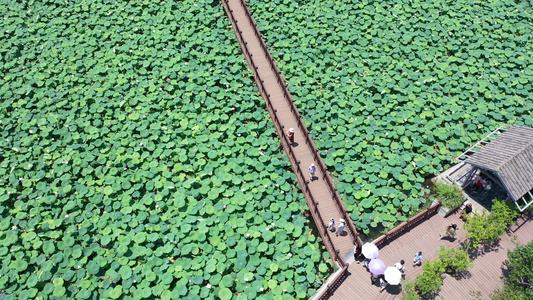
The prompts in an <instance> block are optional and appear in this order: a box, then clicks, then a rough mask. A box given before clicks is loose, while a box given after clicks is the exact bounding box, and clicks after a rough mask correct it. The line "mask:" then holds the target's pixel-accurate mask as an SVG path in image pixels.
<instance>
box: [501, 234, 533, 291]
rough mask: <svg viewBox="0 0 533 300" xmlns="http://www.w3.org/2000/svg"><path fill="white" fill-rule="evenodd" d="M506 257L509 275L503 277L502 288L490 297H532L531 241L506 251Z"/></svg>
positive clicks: (532, 265) (532, 267)
mask: <svg viewBox="0 0 533 300" xmlns="http://www.w3.org/2000/svg"><path fill="white" fill-rule="evenodd" d="M507 257H508V259H507V260H506V261H505V266H506V267H507V269H508V270H509V275H508V276H507V277H506V278H505V279H504V281H505V286H504V287H503V289H502V290H501V291H499V292H498V293H496V294H495V295H492V299H495V300H496V299H497V300H500V299H501V300H504V299H506V300H509V299H533V242H529V243H528V244H526V245H519V246H517V247H516V249H515V250H514V251H508V253H507Z"/></svg>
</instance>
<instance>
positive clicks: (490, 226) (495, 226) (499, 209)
mask: <svg viewBox="0 0 533 300" xmlns="http://www.w3.org/2000/svg"><path fill="white" fill-rule="evenodd" d="M518 215H519V213H518V210H516V206H515V205H514V203H505V202H504V201H503V200H494V201H493V205H492V208H491V211H490V214H489V213H488V212H487V211H486V210H483V211H481V212H476V213H472V214H469V215H467V216H466V217H465V223H464V225H463V228H464V229H465V230H466V234H465V236H466V237H467V238H468V240H467V244H466V246H467V247H468V248H470V249H478V247H479V246H480V245H490V244H491V243H493V242H495V241H498V240H499V239H500V236H501V235H502V234H503V233H504V232H505V229H507V227H508V226H509V225H511V224H512V223H513V222H514V221H515V219H516V218H517V217H518Z"/></svg>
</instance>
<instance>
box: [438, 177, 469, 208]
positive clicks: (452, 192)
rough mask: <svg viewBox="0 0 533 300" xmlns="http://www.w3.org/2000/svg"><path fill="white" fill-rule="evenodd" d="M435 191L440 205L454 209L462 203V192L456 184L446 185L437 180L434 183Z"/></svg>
mask: <svg viewBox="0 0 533 300" xmlns="http://www.w3.org/2000/svg"><path fill="white" fill-rule="evenodd" d="M435 193H437V198H438V199H439V200H440V202H441V203H442V206H444V207H447V208H449V209H456V208H457V207H459V206H460V205H461V203H463V192H462V191H461V189H460V188H459V187H458V186H456V185H448V184H445V183H443V182H440V181H439V182H437V183H436V184H435Z"/></svg>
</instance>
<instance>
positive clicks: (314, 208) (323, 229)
mask: <svg viewBox="0 0 533 300" xmlns="http://www.w3.org/2000/svg"><path fill="white" fill-rule="evenodd" d="M222 2H223V5H224V9H225V10H226V13H227V14H228V16H229V17H230V19H231V21H232V23H233V25H234V27H235V28H234V29H235V32H236V34H237V38H238V39H239V41H240V42H241V43H240V44H241V47H242V48H243V52H244V54H245V56H246V59H247V61H248V63H249V64H250V66H251V67H252V71H253V72H254V75H255V81H256V83H257V85H258V87H259V91H260V93H261V95H262V96H263V98H264V99H266V103H267V109H268V110H269V111H270V113H271V116H272V119H273V121H274V126H275V127H276V129H277V131H278V134H279V136H280V137H281V142H282V144H283V147H284V149H286V150H287V155H288V157H289V160H290V161H291V163H292V165H293V166H294V169H295V171H296V176H297V177H298V179H299V182H301V183H304V184H303V185H302V190H303V192H304V194H305V195H306V199H307V203H308V206H309V209H310V211H311V214H312V215H313V219H314V220H315V223H316V225H317V228H318V231H319V233H320V236H321V238H322V240H323V241H324V244H325V245H326V248H327V249H328V252H329V253H330V256H331V258H332V259H333V260H336V261H337V262H338V263H339V265H340V267H342V268H344V267H346V266H347V264H346V262H345V261H344V259H343V258H342V256H341V255H340V251H339V250H337V249H336V248H335V246H334V244H333V241H332V239H331V236H330V232H329V231H328V229H327V225H326V224H324V222H323V221H322V220H323V218H322V216H321V215H320V212H319V210H318V205H319V204H318V202H317V201H316V199H314V197H313V195H312V194H311V193H310V190H309V183H308V182H307V180H306V177H305V175H304V174H305V173H304V171H305V170H303V169H302V166H301V165H300V161H299V160H297V158H296V155H295V154H294V151H293V149H292V147H291V146H290V142H289V140H288V138H287V136H286V135H285V134H284V129H285V127H284V126H283V125H282V124H281V122H280V120H279V119H278V117H277V115H276V112H277V111H276V110H275V109H274V107H273V105H272V100H271V98H270V94H268V92H267V91H266V89H265V86H264V80H262V79H261V76H260V74H259V72H258V67H257V66H256V65H255V63H254V61H253V55H252V54H251V53H250V51H249V50H248V46H247V42H245V41H244V38H243V36H242V30H241V28H240V27H239V25H238V21H237V20H236V19H235V18H234V16H233V14H232V12H233V11H231V10H230V9H229V6H228V4H227V3H228V0H223V1H222ZM239 2H240V4H241V5H242V7H243V8H244V11H245V13H246V15H247V18H248V19H249V20H250V22H251V23H252V24H254V26H253V27H254V33H255V35H256V37H257V38H258V40H259V41H260V43H261V48H262V49H263V52H264V53H265V56H266V58H267V59H268V61H269V64H270V68H271V70H272V71H274V73H275V74H276V77H277V81H278V84H279V85H280V86H281V88H282V89H283V93H284V97H285V100H287V101H288V103H289V107H290V109H291V112H292V113H293V115H294V116H295V117H296V119H297V122H298V127H299V129H300V131H301V133H302V136H303V137H304V138H305V142H306V144H307V145H308V146H310V147H311V148H312V150H313V152H314V160H315V162H316V164H317V166H318V168H319V169H320V171H321V173H322V174H323V180H325V181H326V183H327V185H328V189H329V191H330V194H331V196H332V199H333V200H334V201H335V204H336V207H337V209H338V211H339V212H340V214H341V216H342V217H343V218H344V219H345V220H346V225H347V230H349V231H350V233H351V236H352V240H353V243H354V244H358V245H361V244H362V240H361V238H360V236H359V234H358V233H357V231H356V229H355V226H354V224H353V222H352V220H351V218H350V217H349V215H348V214H347V212H346V209H345V208H344V205H343V204H342V201H341V200H340V197H339V194H338V192H337V189H336V188H335V187H334V184H333V181H332V180H331V177H330V176H328V175H329V173H328V172H327V169H326V166H325V164H324V162H323V161H322V158H321V157H320V156H319V155H318V149H317V148H316V145H315V144H314V142H313V140H312V139H311V137H310V135H309V131H308V130H307V128H306V127H305V124H304V122H303V120H302V117H301V115H300V114H299V112H298V110H297V109H296V106H295V105H294V101H293V100H292V97H291V96H290V93H289V91H288V89H287V86H286V84H285V80H284V79H283V77H281V75H280V71H279V69H278V68H277V66H276V64H275V63H274V60H273V58H272V56H271V55H270V53H269V52H268V49H267V47H266V44H265V43H264V41H263V39H262V38H261V35H260V33H259V30H258V29H257V25H256V23H255V21H254V20H253V18H252V16H251V14H250V11H249V10H248V7H247V6H246V4H245V3H244V1H242V0H239Z"/></svg>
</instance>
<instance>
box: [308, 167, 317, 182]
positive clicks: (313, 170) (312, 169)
mask: <svg viewBox="0 0 533 300" xmlns="http://www.w3.org/2000/svg"><path fill="white" fill-rule="evenodd" d="M308 171H309V180H310V181H313V179H315V173H316V166H315V164H311V165H310V166H309V169H308Z"/></svg>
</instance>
